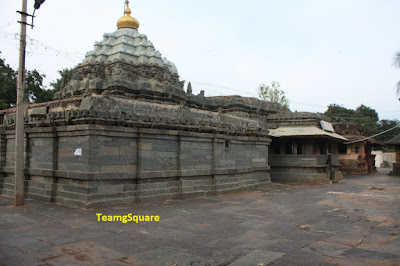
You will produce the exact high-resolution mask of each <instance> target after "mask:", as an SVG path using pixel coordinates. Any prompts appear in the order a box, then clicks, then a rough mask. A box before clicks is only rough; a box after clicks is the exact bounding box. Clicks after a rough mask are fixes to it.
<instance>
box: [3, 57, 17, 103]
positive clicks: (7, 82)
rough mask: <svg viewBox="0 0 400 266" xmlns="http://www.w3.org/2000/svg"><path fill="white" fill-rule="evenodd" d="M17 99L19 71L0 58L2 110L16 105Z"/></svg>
mask: <svg viewBox="0 0 400 266" xmlns="http://www.w3.org/2000/svg"><path fill="white" fill-rule="evenodd" d="M0 53H1V52H0ZM16 99H17V72H16V71H14V70H13V69H12V68H11V67H10V66H9V65H8V64H7V65H6V64H5V61H4V60H3V59H2V58H0V110H2V109H7V108H10V107H13V106H15V102H16Z"/></svg>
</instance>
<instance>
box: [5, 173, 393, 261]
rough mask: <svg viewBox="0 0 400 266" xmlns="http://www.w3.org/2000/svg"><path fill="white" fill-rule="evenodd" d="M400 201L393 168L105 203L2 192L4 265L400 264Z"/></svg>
mask: <svg viewBox="0 0 400 266" xmlns="http://www.w3.org/2000/svg"><path fill="white" fill-rule="evenodd" d="M399 203H400V178H399V177H397V178H396V177H392V176H388V175H387V174H386V173H378V174H373V175H368V176H358V177H347V178H346V179H345V181H343V182H340V183H335V184H326V185H312V186H305V185H296V186H295V185H279V184H273V185H271V186H269V187H266V188H264V189H260V190H258V191H252V192H241V193H236V194H229V195H224V196H216V197H207V198H196V199H190V200H176V201H166V202H160V203H153V204H140V205H132V206H123V207H110V208H104V209H75V208H69V207H65V206H60V205H55V204H50V203H41V202H37V201H33V200H27V202H26V205H25V206H23V207H18V208H16V207H13V206H12V199H10V198H5V197H0V264H4V265H193V266H194V265H258V264H263V265H268V264H272V265H399V264H400V237H399V231H400V228H399V226H400V222H399V216H400V215H399ZM96 213H102V214H103V215H128V214H130V213H132V215H149V216H151V215H155V216H159V217H160V221H158V222H156V221H153V222H139V223H136V222H127V223H122V222H118V221H115V222H98V215H96ZM104 217H105V218H107V217H108V216H104ZM100 219H102V218H101V217H100ZM107 219H108V218H107Z"/></svg>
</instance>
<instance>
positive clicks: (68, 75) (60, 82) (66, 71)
mask: <svg viewBox="0 0 400 266" xmlns="http://www.w3.org/2000/svg"><path fill="white" fill-rule="evenodd" d="M75 69H76V68H63V69H61V70H59V71H58V74H60V78H58V79H57V80H56V81H54V82H52V83H50V86H52V87H53V89H52V90H53V94H54V93H55V92H57V91H59V90H60V89H61V88H62V87H64V86H65V84H67V83H68V81H70V80H71V79H72V76H73V75H74V72H75Z"/></svg>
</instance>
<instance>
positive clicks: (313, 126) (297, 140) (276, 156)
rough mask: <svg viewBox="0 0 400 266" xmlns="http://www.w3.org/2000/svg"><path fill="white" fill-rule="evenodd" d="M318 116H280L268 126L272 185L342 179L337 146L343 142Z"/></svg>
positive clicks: (327, 123) (280, 114)
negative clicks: (273, 183)
mask: <svg viewBox="0 0 400 266" xmlns="http://www.w3.org/2000/svg"><path fill="white" fill-rule="evenodd" d="M327 120H328V118H327V117H325V116H324V115H322V114H318V113H305V112H302V113H298V112H294V113H292V112H281V113H279V114H275V115H271V116H269V117H268V121H269V122H270V135H271V136H272V144H271V147H270V154H269V164H270V166H271V180H272V182H281V183H322V182H329V181H335V180H341V179H343V175H342V173H341V172H340V170H339V159H338V146H339V144H341V143H343V142H344V141H347V139H346V138H344V137H342V136H340V135H338V134H337V133H335V131H334V129H333V127H332V125H331V124H330V123H329V122H327Z"/></svg>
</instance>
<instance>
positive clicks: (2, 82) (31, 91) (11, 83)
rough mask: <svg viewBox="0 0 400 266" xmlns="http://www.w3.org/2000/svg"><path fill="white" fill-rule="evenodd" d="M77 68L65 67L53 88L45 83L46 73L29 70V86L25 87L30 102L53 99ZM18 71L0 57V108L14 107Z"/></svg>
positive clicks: (27, 79) (27, 82) (27, 73)
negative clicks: (48, 87) (49, 87)
mask: <svg viewBox="0 0 400 266" xmlns="http://www.w3.org/2000/svg"><path fill="white" fill-rule="evenodd" d="M74 70H75V69H73V68H70V69H68V68H65V69H62V70H60V71H58V73H59V74H60V76H61V77H60V78H59V79H57V80H56V81H55V82H53V83H51V84H50V85H51V86H52V87H53V89H47V88H46V87H45V86H44V84H43V81H44V78H45V77H46V75H44V74H41V73H39V71H37V70H28V71H26V75H25V82H26V85H27V88H26V89H25V94H26V96H25V97H26V98H25V99H26V101H28V102H30V103H42V102H47V101H50V100H52V99H53V96H54V93H55V92H56V91H58V90H60V88H61V86H63V85H64V84H66V83H67V82H68V81H69V80H70V79H71V78H72V75H73V72H74ZM17 80H18V71H15V70H14V69H12V68H11V67H10V66H9V65H8V64H6V63H5V60H4V59H2V58H0V110H2V109H7V108H10V107H14V106H15V103H16V99H17Z"/></svg>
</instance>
